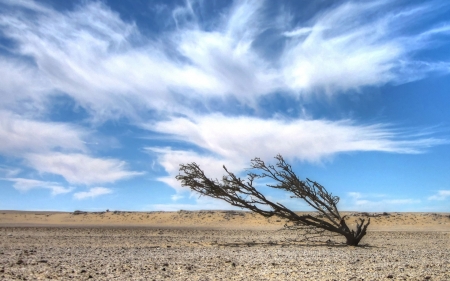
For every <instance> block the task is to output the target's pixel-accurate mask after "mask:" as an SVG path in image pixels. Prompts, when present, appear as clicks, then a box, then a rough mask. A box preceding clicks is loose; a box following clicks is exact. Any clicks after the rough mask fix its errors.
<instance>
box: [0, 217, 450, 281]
mask: <svg viewBox="0 0 450 281" xmlns="http://www.w3.org/2000/svg"><path fill="white" fill-rule="evenodd" d="M348 215H349V216H350V218H349V219H348V223H349V224H350V225H351V222H352V221H353V220H354V219H353V218H357V217H361V216H363V217H364V216H370V217H371V225H370V226H369V231H368V234H367V236H366V237H364V238H363V240H362V243H361V245H360V247H349V246H345V245H344V244H342V242H343V240H341V239H340V238H339V237H331V238H330V240H329V241H327V239H325V240H323V242H308V241H303V239H302V236H301V235H300V234H299V233H298V232H296V231H292V230H285V229H283V225H284V224H285V223H286V222H285V221H283V220H281V219H278V218H270V219H266V218H263V217H261V216H259V215H255V214H252V213H249V212H236V211H199V212H189V211H179V212H150V213H144V212H140V213H136V212H133V213H132V212H117V211H116V212H97V213H84V212H76V213H57V212H18V211H0V279H1V280H50V279H52V280H450V264H449V262H448V261H449V260H450V217H449V214H431V213H371V214H367V213H348Z"/></svg>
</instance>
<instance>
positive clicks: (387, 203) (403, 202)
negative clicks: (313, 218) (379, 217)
mask: <svg viewBox="0 0 450 281" xmlns="http://www.w3.org/2000/svg"><path fill="white" fill-rule="evenodd" d="M420 203H421V200H419V199H413V198H397V199H391V198H389V197H388V196H387V195H385V194H364V193H360V192H349V193H348V198H344V200H342V202H341V203H340V204H342V205H343V206H342V207H341V209H343V210H346V211H371V212H380V211H408V210H414V209H417V205H419V204H420Z"/></svg>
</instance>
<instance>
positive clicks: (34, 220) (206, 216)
mask: <svg viewBox="0 0 450 281" xmlns="http://www.w3.org/2000/svg"><path fill="white" fill-rule="evenodd" d="M343 214H345V215H347V216H348V217H349V219H348V222H349V224H350V225H351V224H352V222H353V221H354V220H355V219H356V218H358V217H363V218H364V217H370V219H371V224H370V227H369V230H371V231H376V230H411V231H413V230H417V231H420V230H427V231H448V230H450V214H446V213H359V212H344V213H343ZM285 223H286V221H285V220H283V219H280V218H276V217H273V218H264V217H262V216H260V215H258V214H255V213H251V212H244V211H178V212H121V211H111V212H72V213H66V212H33V211H0V226H8V225H9V226H13V225H16V226H19V225H21V226H27V225H41V226H142V227H206V228H230V229H279V228H282V227H283V225H284V224H285Z"/></svg>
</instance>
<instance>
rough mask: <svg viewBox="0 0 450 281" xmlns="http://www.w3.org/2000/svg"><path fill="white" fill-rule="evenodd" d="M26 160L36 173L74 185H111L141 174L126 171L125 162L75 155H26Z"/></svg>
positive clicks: (53, 153)
mask: <svg viewBox="0 0 450 281" xmlns="http://www.w3.org/2000/svg"><path fill="white" fill-rule="evenodd" d="M26 159H27V163H28V164H29V165H30V166H31V167H33V168H34V169H36V170H37V171H39V172H41V173H51V174H57V175H61V176H62V177H64V178H65V179H66V180H67V181H68V182H70V183H74V184H87V185H91V184H96V183H111V182H115V181H118V180H121V179H125V178H130V177H134V176H138V175H142V174H143V173H142V172H134V171H129V170H127V163H126V162H125V161H120V160H117V159H102V158H94V157H91V156H88V155H83V154H77V153H68V154H64V153H59V152H52V153H47V154H28V155H27V156H26Z"/></svg>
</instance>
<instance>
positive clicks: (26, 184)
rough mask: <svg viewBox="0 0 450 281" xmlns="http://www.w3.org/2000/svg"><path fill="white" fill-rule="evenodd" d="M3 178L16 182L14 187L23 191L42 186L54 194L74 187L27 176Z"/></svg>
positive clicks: (69, 190)
mask: <svg viewBox="0 0 450 281" xmlns="http://www.w3.org/2000/svg"><path fill="white" fill-rule="evenodd" d="M1 180H6V181H11V182H14V184H13V187H14V188H15V189H17V190H19V191H21V192H27V191H29V190H31V189H36V188H41V189H49V190H51V193H52V195H58V194H64V193H69V192H71V191H72V190H73V188H72V187H64V186H61V185H60V184H59V183H56V182H48V181H40V180H34V179H26V178H1Z"/></svg>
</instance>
